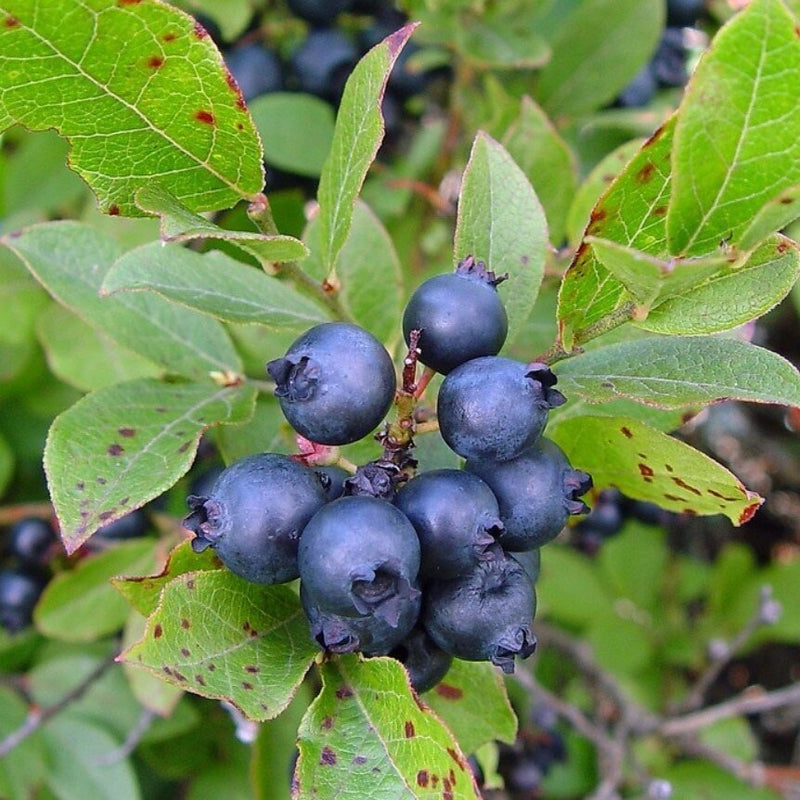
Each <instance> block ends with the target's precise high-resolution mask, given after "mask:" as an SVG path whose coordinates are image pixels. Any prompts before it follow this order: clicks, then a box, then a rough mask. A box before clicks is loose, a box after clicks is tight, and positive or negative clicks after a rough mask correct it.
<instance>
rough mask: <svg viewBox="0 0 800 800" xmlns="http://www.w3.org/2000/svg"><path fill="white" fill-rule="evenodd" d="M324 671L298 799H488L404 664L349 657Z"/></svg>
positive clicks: (306, 726) (304, 731) (305, 741)
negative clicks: (418, 695)
mask: <svg viewBox="0 0 800 800" xmlns="http://www.w3.org/2000/svg"><path fill="white" fill-rule="evenodd" d="M321 671H322V678H323V688H322V691H321V692H320V694H319V695H318V696H317V698H316V700H314V702H313V703H312V704H311V706H310V707H309V709H308V712H307V713H306V716H305V718H304V719H303V722H302V723H301V725H300V730H299V731H298V738H299V746H300V760H299V761H298V764H297V768H296V771H295V778H294V781H295V787H294V792H293V796H294V797H314V796H321V797H335V796H337V795H340V794H343V795H351V796H353V797H370V798H373V800H388V799H389V798H392V800H398V799H399V798H408V800H411V798H429V797H432V796H434V793H435V794H436V796H446V797H448V798H452V800H462V799H464V798H479V797H480V794H479V793H478V790H477V787H476V786H475V784H474V782H473V779H472V773H471V771H470V768H469V766H468V765H467V762H466V758H465V757H464V755H463V753H462V752H461V750H460V749H459V747H458V744H457V743H456V742H455V740H454V739H453V738H452V737H451V735H450V733H449V731H448V730H447V728H445V727H444V725H442V723H441V722H440V721H439V719H438V718H437V717H436V716H435V715H434V714H433V713H431V711H430V710H429V709H428V708H427V707H426V706H424V705H421V704H419V703H418V702H417V700H416V699H415V697H414V695H413V694H412V693H411V689H410V687H409V684H408V676H407V675H406V672H405V670H404V669H403V667H402V665H401V664H400V663H399V662H397V661H395V660H394V659H390V658H373V659H368V660H362V659H360V658H359V657H358V656H345V657H342V658H337V659H335V660H333V659H332V660H330V661H328V662H326V663H325V664H323V665H322V668H321Z"/></svg>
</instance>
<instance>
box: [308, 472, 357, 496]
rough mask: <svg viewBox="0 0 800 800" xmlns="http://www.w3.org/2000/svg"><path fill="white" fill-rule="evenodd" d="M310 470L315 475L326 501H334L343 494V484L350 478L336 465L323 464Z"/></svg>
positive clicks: (348, 474) (347, 473)
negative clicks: (323, 491)
mask: <svg viewBox="0 0 800 800" xmlns="http://www.w3.org/2000/svg"><path fill="white" fill-rule="evenodd" d="M311 469H312V471H313V472H315V473H316V474H317V477H318V478H319V482H320V483H321V484H322V488H323V489H324V490H325V498H326V499H327V500H335V499H336V498H337V497H341V496H342V495H343V494H344V482H345V481H346V480H347V479H348V478H349V477H350V473H349V472H348V471H347V470H346V469H342V468H341V467H337V466H336V464H323V465H320V466H316V467H311Z"/></svg>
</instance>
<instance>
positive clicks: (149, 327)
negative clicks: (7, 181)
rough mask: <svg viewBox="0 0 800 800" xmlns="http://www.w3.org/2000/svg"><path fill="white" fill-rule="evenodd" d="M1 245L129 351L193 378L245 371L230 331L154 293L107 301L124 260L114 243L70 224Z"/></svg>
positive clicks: (15, 237) (60, 298) (53, 225)
mask: <svg viewBox="0 0 800 800" xmlns="http://www.w3.org/2000/svg"><path fill="white" fill-rule="evenodd" d="M0 241H2V243H3V244H4V245H5V246H6V247H7V248H8V249H9V250H10V251H11V252H12V253H14V254H15V255H16V256H17V257H18V258H19V259H20V260H21V261H22V262H23V263H24V264H25V266H26V267H27V268H28V269H29V270H30V271H31V272H32V273H33V275H34V276H35V277H36V279H37V280H38V281H39V282H40V283H41V284H42V285H43V286H44V287H45V288H46V289H47V291H48V292H50V294H52V295H53V297H55V298H56V300H58V301H59V302H60V303H61V304H62V305H64V306H66V307H67V308H69V309H70V310H71V311H74V312H75V313H76V314H77V315H78V316H79V317H81V319H83V321H84V322H86V323H87V324H88V325H91V326H92V327H95V328H97V329H99V330H102V331H103V332H104V333H105V334H106V335H108V336H110V337H111V338H112V339H114V340H115V341H116V342H118V343H119V344H121V345H123V346H124V347H127V348H129V349H130V350H133V351H134V352H136V353H138V354H139V355H142V356H144V357H145V358H147V359H149V360H151V361H153V362H155V363H157V364H161V365H162V366H164V367H166V368H167V369H168V370H170V371H173V372H177V373H178V374H182V375H186V376H187V377H195V378H201V377H205V376H206V375H207V374H208V373H209V372H213V371H223V372H227V371H232V372H238V371H239V370H240V367H241V364H240V361H239V357H238V355H237V354H236V351H235V350H234V348H233V345H232V344H231V341H230V338H229V337H228V335H227V333H226V332H225V330H224V328H223V327H222V326H221V325H219V324H218V323H214V322H213V321H211V320H209V319H208V317H207V316H205V315H203V314H199V313H198V312H196V311H192V310H190V309H188V308H181V307H180V306H177V305H175V304H174V303H171V302H169V301H167V300H165V299H164V298H162V297H157V296H156V295H153V294H148V293H139V294H125V295H119V296H117V297H108V298H102V297H100V287H101V286H102V284H103V279H104V278H105V275H106V273H107V271H108V269H109V268H110V267H111V265H112V263H113V262H114V261H115V260H116V259H117V258H119V257H120V256H121V255H122V248H121V247H120V246H119V245H118V244H117V243H116V241H115V240H114V239H112V238H111V237H110V236H107V235H104V234H101V233H98V232H97V231H95V230H93V229H92V228H89V227H88V226H86V225H81V224H80V223H77V222H69V221H64V222H53V223H44V224H42V225H34V226H33V227H31V228H28V229H27V230H25V231H24V232H22V233H20V234H16V235H13V234H12V235H9V236H5V237H3V239H2V240H0Z"/></svg>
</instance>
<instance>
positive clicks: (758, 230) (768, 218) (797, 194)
mask: <svg viewBox="0 0 800 800" xmlns="http://www.w3.org/2000/svg"><path fill="white" fill-rule="evenodd" d="M798 200H800V186H790V187H789V188H788V189H784V190H783V191H782V192H780V194H778V196H777V197H774V198H773V199H772V200H769V201H768V202H767V203H766V204H765V205H763V206H762V207H761V208H760V209H759V210H758V211H757V212H756V214H755V215H754V216H753V218H752V219H751V220H750V223H749V225H748V226H747V227H746V228H745V230H744V231H743V232H742V235H741V236H740V237H739V240H738V242H737V244H738V246H739V247H740V248H741V249H742V250H751V249H752V248H754V247H757V246H758V245H759V244H760V243H761V242H763V241H764V239H766V238H767V237H768V236H769V235H770V234H771V233H774V232H775V231H779V230H781V229H782V228H785V227H786V226H787V225H789V224H791V223H792V222H793V221H794V220H796V219H797V218H798V216H800V204H798V202H797V201H798Z"/></svg>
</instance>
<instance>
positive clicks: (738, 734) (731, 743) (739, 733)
mask: <svg viewBox="0 0 800 800" xmlns="http://www.w3.org/2000/svg"><path fill="white" fill-rule="evenodd" d="M699 739H700V741H701V742H703V744H705V745H707V746H708V747H713V748H714V749H716V750H720V751H722V752H723V753H727V754H728V755H729V756H732V757H733V758H738V759H740V760H742V761H747V762H752V761H755V760H756V759H757V758H758V753H759V746H758V741H757V740H756V737H755V735H754V733H753V729H752V728H751V727H750V723H749V722H748V721H747V720H746V719H745V718H744V717H731V718H730V719H722V720H718V721H717V722H714V723H712V724H711V725H708V726H706V727H704V728H703V729H702V730H701V731H700V735H699Z"/></svg>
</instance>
